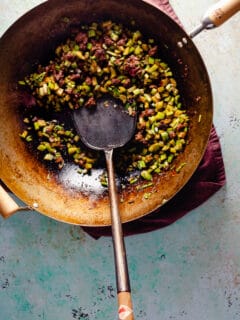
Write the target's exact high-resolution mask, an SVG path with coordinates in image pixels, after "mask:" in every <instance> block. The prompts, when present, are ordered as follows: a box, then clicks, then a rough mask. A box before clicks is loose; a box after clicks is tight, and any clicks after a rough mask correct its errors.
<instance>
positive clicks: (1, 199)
mask: <svg viewBox="0 0 240 320" xmlns="http://www.w3.org/2000/svg"><path fill="white" fill-rule="evenodd" d="M19 209H20V208H19V206H18V205H17V203H16V202H15V201H14V200H13V199H12V198H11V197H10V195H9V194H8V193H7V191H5V190H4V188H3V187H2V186H1V185H0V214H1V215H2V216H3V217H4V218H9V217H10V216H12V215H13V214H14V213H16V212H17V211H19Z"/></svg>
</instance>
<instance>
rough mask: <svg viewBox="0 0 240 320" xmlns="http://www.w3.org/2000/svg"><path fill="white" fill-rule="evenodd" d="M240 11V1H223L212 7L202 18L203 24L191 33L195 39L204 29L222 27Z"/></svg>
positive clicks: (191, 36)
mask: <svg viewBox="0 0 240 320" xmlns="http://www.w3.org/2000/svg"><path fill="white" fill-rule="evenodd" d="M239 10H240V0H221V1H219V2H217V3H216V4H214V5H213V6H211V7H210V8H209V9H208V10H207V11H206V12H205V14H204V16H203V17H202V21H201V24H200V25H198V26H197V27H196V28H195V29H194V30H192V31H191V32H190V33H189V36H190V38H194V37H195V36H196V35H197V34H199V33H200V32H201V31H203V30H204V29H213V28H215V27H218V26H220V25H221V24H223V23H224V22H225V21H226V20H228V19H229V18H231V17H232V16H233V15H234V14H235V13H237V12H238V11H239Z"/></svg>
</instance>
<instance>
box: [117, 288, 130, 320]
mask: <svg viewBox="0 0 240 320" xmlns="http://www.w3.org/2000/svg"><path fill="white" fill-rule="evenodd" d="M118 317H119V319H120V320H122V319H124V320H134V315H133V306H132V299H131V293H130V292H119V293H118Z"/></svg>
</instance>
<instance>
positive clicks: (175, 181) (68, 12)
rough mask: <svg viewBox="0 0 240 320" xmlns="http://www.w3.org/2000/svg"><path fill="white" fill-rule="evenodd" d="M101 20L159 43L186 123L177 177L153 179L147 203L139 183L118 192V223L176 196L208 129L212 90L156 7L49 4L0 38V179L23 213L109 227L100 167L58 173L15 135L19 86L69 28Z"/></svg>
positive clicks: (113, 1)
mask: <svg viewBox="0 0 240 320" xmlns="http://www.w3.org/2000/svg"><path fill="white" fill-rule="evenodd" d="M104 19H112V20H114V21H117V22H120V23H123V24H124V25H126V26H128V25H129V21H130V20H131V19H134V21H135V23H136V28H139V29H140V30H141V31H142V32H143V34H144V35H145V36H146V37H153V38H155V39H156V41H157V43H158V44H159V47H160V50H161V57H162V59H163V60H165V61H166V62H167V63H168V64H169V66H170V67H171V68H172V70H173V72H174V77H175V78H176V79H177V81H178V87H179V89H180V92H181V96H182V102H183V104H184V105H185V106H186V107H187V108H188V112H189V115H190V123H191V125H190V130H189V144H188V145H187V146H186V148H185V150H184V152H183V153H182V154H181V155H180V156H179V157H178V158H177V160H176V166H178V165H179V164H181V163H183V162H184V163H186V165H185V166H184V167H183V168H182V170H181V171H180V172H179V173H178V174H175V175H173V174H172V172H167V173H165V174H162V175H156V176H155V177H154V180H153V186H152V187H149V188H148V189H147V192H151V193H152V195H151V198H150V199H145V197H144V194H145V192H146V190H145V189H144V188H141V186H140V187H139V188H138V190H136V186H135V185H134V186H128V187H127V188H125V189H122V190H120V191H119V192H120V198H121V199H123V201H121V203H120V208H119V209H120V212H121V220H122V222H128V221H131V220H134V219H137V218H139V217H141V216H144V215H146V214H148V213H150V212H152V211H155V210H156V209H158V208H159V207H161V206H162V205H163V204H164V203H165V202H167V201H169V200H170V199H171V198H172V197H174V195H175V194H176V193H177V192H178V191H179V190H180V189H181V188H182V187H183V186H184V185H185V184H186V183H187V181H188V180H189V179H190V177H191V176H192V175H193V173H194V171H195V170H196V168H197V167H198V165H199V162H200V161H201V159H202V156H203V154H204V151H205V148H206V145H207V142H208V138H209V134H210V130H211V127H212V117H213V102H212V93H211V86H210V82H209V77H208V73H207V70H206V68H205V65H204V62H203V60H202V58H201V56H200V54H199V52H198V50H197V48H196V47H195V45H194V43H193V42H192V41H191V39H190V38H189V37H188V36H187V34H186V33H185V32H184V31H183V30H182V29H181V28H180V27H179V26H178V25H177V24H176V23H175V22H174V21H173V20H172V19H170V18H169V17H168V16H167V15H166V14H164V13H163V12H161V11H160V10H158V9H157V8H155V7H153V6H151V5H149V4H147V3H145V2H143V1H140V0H129V1H118V0H99V1H93V0H81V1H79V0H68V1H65V0H50V1H47V2H46V3H43V4H41V5H39V6H38V7H36V8H34V9H33V10H31V11H29V12H28V13H27V14H25V15H24V16H22V17H21V18H20V19H19V20H18V21H17V22H15V23H14V24H13V25H12V26H11V27H10V28H9V29H8V31H7V32H6V33H5V34H4V35H3V37H2V38H1V40H0V70H1V83H0V93H1V94H0V126H1V131H0V144H1V147H0V177H1V179H2V181H3V182H4V184H5V185H6V186H7V187H8V188H9V189H10V190H11V191H12V192H13V193H14V194H15V195H16V196H17V197H18V198H20V199H21V200H22V201H23V202H24V203H26V205H27V207H28V208H33V209H36V210H38V211H39V212H40V213H42V214H44V215H46V216H49V217H51V218H53V219H56V220H59V221H62V222H66V223H71V224H78V225H83V226H106V225H110V224H111V218H110V212H109V202H108V195H107V192H106V190H105V189H104V188H103V187H102V186H101V184H100V182H98V179H97V177H98V175H99V173H100V172H99V169H98V170H93V172H92V175H91V176H88V175H86V176H84V177H82V176H81V175H79V174H77V168H76V167H74V165H72V164H70V163H66V165H65V166H64V168H63V169H62V171H61V172H60V173H57V172H55V171H54V170H51V168H47V167H46V166H45V165H44V164H43V163H41V162H40V161H39V160H38V159H37V158H36V157H35V155H33V154H32V153H31V152H30V151H29V149H28V148H27V147H26V145H25V143H24V142H23V141H21V140H20V138H19V132H21V116H22V114H21V108H20V106H19V105H20V103H19V101H20V96H19V91H18V89H17V86H16V84H17V82H18V80H20V79H23V78H24V76H25V75H27V74H29V73H30V72H32V71H33V70H34V69H35V68H36V66H37V65H38V64H39V63H40V62H41V63H44V62H47V61H48V59H49V57H50V56H51V54H52V53H53V50H54V48H55V47H56V45H57V44H58V43H59V42H61V41H62V40H64V39H65V38H66V37H67V36H68V34H69V29H70V27H71V25H72V24H75V23H89V22H92V21H98V20H104ZM182 39H184V41H182ZM179 42H181V45H180V46H178V45H177V43H179ZM200 118H201V121H199V119H200ZM141 184H144V182H141V183H140V185H141ZM1 195H3V196H4V197H2V201H1V209H2V213H3V215H5V216H6V217H7V216H10V215H11V214H12V213H14V212H16V211H17V210H19V209H21V208H19V207H18V205H17V204H15V203H14V202H13V201H12V200H11V198H10V199H8V198H6V194H5V193H4V192H3V191H2V189H1V190H0V196H1Z"/></svg>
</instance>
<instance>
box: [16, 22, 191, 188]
mask: <svg viewBox="0 0 240 320" xmlns="http://www.w3.org/2000/svg"><path fill="white" fill-rule="evenodd" d="M159 54H160V52H159V49H158V46H157V44H155V41H154V40H153V39H147V40H146V39H144V37H143V35H142V34H141V32H140V31H139V30H134V31H132V30H130V29H127V28H125V27H124V26H122V25H120V24H117V23H114V22H112V21H104V22H102V23H92V24H90V25H85V26H81V27H74V28H73V29H72V32H71V35H70V37H69V38H68V39H67V40H66V42H65V43H63V44H61V45H59V46H58V47H57V48H56V50H55V55H54V57H53V58H52V60H51V61H50V62H49V63H48V64H47V65H45V66H42V65H39V66H38V69H37V70H36V72H34V73H32V74H30V75H28V76H26V77H25V79H23V80H20V81H19V85H21V87H22V88H23V89H24V91H26V92H28V93H30V96H31V99H30V100H31V103H28V105H25V107H26V111H25V117H24V120H23V122H24V130H23V132H22V133H21V134H20V137H21V138H22V139H23V140H25V141H26V143H31V142H32V143H33V145H34V146H35V149H36V150H37V151H38V154H39V155H40V157H41V158H42V159H43V160H44V161H46V162H51V163H55V164H56V165H57V167H58V168H59V169H61V168H62V167H63V166H64V163H65V161H66V160H68V161H69V160H70V161H73V162H74V163H76V164H77V165H79V170H80V171H81V172H83V173H87V172H89V171H90V170H91V169H92V168H93V167H94V166H96V165H97V163H98V160H99V155H98V153H97V152H92V151H91V150H89V149H87V148H86V147H84V146H83V145H82V144H81V141H80V137H79V136H78V135H77V134H76V132H75V129H74V127H70V128H69V127H66V124H65V122H64V121H62V122H60V121H59V120H56V119H57V118H58V117H57V115H58V114H61V113H64V112H66V110H68V111H70V110H74V109H77V108H94V107H95V106H96V101H97V99H99V98H100V97H102V96H103V95H105V94H108V95H109V94H110V95H112V96H113V97H114V98H117V99H120V100H121V102H122V103H123V105H124V106H125V108H126V110H128V112H129V114H133V113H135V112H137V117H138V120H137V128H136V134H135V137H134V138H133V139H132V141H131V142H130V143H129V144H128V145H127V146H126V147H125V148H123V149H122V150H121V151H120V152H119V154H118V161H117V166H118V167H119V168H120V169H121V171H124V172H125V173H126V172H136V171H138V172H139V175H138V176H136V175H134V176H131V175H130V178H129V183H135V182H136V181H138V179H139V178H140V177H141V178H142V179H145V180H148V181H151V180H152V178H153V174H154V173H157V174H159V173H162V172H163V171H166V170H169V169H171V168H172V163H173V160H174V159H175V158H176V157H177V156H178V154H179V153H180V152H182V151H183V149H184V146H185V145H186V143H187V132H188V128H189V117H188V115H187V112H186V110H184V109H183V108H182V104H181V99H180V94H179V90H178V88H177V83H176V80H175V79H174V77H173V74H172V71H171V70H170V68H169V66H168V65H167V64H166V63H165V62H164V61H162V60H161V58H160V57H159Z"/></svg>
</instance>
